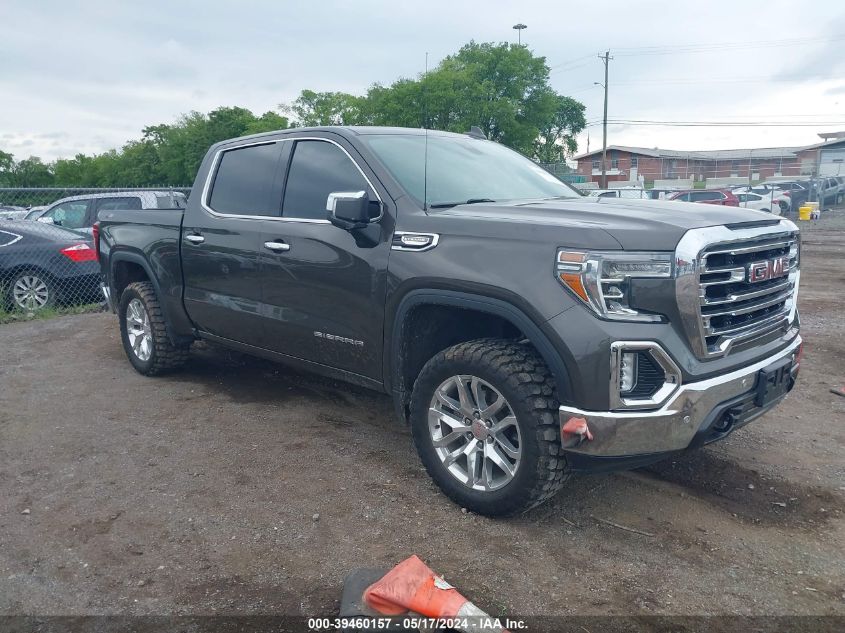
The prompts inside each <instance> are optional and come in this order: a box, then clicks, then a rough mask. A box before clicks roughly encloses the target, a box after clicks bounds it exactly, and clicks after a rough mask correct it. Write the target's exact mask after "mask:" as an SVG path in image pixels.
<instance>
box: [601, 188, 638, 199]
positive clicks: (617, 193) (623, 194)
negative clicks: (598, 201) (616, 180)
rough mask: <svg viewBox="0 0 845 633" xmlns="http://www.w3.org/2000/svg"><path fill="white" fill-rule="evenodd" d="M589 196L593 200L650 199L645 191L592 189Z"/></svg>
mask: <svg viewBox="0 0 845 633" xmlns="http://www.w3.org/2000/svg"><path fill="white" fill-rule="evenodd" d="M587 196H589V197H591V198H636V199H646V198H648V192H647V191H646V190H645V189H590V190H589V191H588V192H587Z"/></svg>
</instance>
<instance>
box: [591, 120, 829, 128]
mask: <svg viewBox="0 0 845 633" xmlns="http://www.w3.org/2000/svg"><path fill="white" fill-rule="evenodd" d="M603 124H604V119H602V120H596V121H590V122H588V123H587V126H586V127H593V126H596V125H603ZM607 124H608V125H645V126H648V125H651V126H666V127H818V126H820V125H830V126H843V125H845V121H812V122H808V123H804V122H801V123H796V122H794V121H650V120H646V119H607Z"/></svg>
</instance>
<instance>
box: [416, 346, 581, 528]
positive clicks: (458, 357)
mask: <svg viewBox="0 0 845 633" xmlns="http://www.w3.org/2000/svg"><path fill="white" fill-rule="evenodd" d="M411 425H412V432H413V436H414V443H415V445H416V447H417V451H418V452H419V454H420V458H421V460H422V462H423V464H424V465H425V468H426V470H427V471H428V473H429V475H430V476H431V478H432V479H434V481H435V483H437V485H438V486H439V487H440V489H441V490H442V491H443V492H444V493H445V494H446V495H447V496H449V497H450V498H451V499H452V500H453V501H455V502H456V503H458V504H460V505H461V506H463V507H465V508H468V509H470V510H472V511H474V512H478V513H479V514H485V515H488V516H500V515H510V514H515V513H518V512H523V511H525V510H528V509H530V508H533V507H535V506H537V505H539V504H541V503H543V502H544V501H546V500H547V499H549V498H551V497H552V496H554V495H555V494H556V493H557V492H558V490H560V488H561V487H562V486H563V484H564V482H565V481H566V479H567V476H568V471H567V468H566V460H565V458H564V456H563V453H562V450H561V445H560V439H559V434H558V417H557V401H556V399H555V396H554V383H553V381H552V379H551V375H550V374H549V371H548V369H547V368H546V366H545V363H544V362H543V360H542V359H541V358H540V357H539V356H538V355H537V353H536V351H534V349H533V348H532V347H530V346H528V345H522V344H518V343H514V342H511V341H506V340H499V339H482V340H478V341H471V342H468V343H461V344H459V345H455V346H454V347H451V348H449V349H447V350H445V351H443V352H440V353H439V354H437V355H436V356H435V357H434V358H432V359H431V360H430V361H429V362H428V363H426V365H425V367H424V368H423V370H422V372H421V373H420V376H419V378H418V379H417V381H416V383H415V385H414V391H413V395H412V398H411Z"/></svg>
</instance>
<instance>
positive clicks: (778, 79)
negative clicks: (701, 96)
mask: <svg viewBox="0 0 845 633" xmlns="http://www.w3.org/2000/svg"><path fill="white" fill-rule="evenodd" d="M812 79H815V80H827V81H841V80H843V79H845V76H832V75H795V76H792V77H789V76H785V77H777V76H775V77H704V78H702V77H697V78H695V79H692V78H672V77H665V78H663V77H661V78H657V79H639V80H635V81H620V82H618V84H615V85H619V86H638V85H663V84H684V85H696V84H714V83H742V84H746V83H769V82H792V81H796V82H801V81H809V80H812Z"/></svg>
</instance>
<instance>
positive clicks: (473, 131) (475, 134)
mask: <svg viewBox="0 0 845 633" xmlns="http://www.w3.org/2000/svg"><path fill="white" fill-rule="evenodd" d="M467 134H468V135H470V136H471V137H472V138H483V139H484V140H485V141H486V140H487V136H486V135H485V134H484V130H482V129H481V128H480V127H478V126H477V125H473V126H472V127H471V128H469V132H467Z"/></svg>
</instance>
